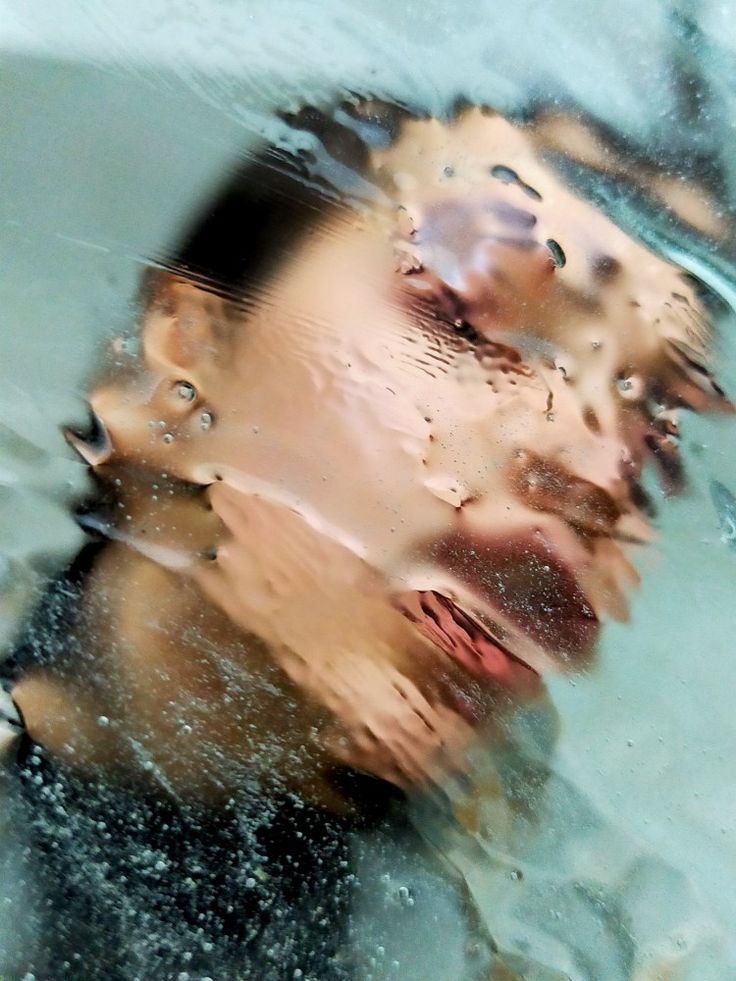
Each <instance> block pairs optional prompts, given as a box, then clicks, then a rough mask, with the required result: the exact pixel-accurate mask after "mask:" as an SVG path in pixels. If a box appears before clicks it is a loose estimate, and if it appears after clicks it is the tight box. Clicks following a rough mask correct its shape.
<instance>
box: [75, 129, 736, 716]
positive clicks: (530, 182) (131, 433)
mask: <svg viewBox="0 0 736 981" xmlns="http://www.w3.org/2000/svg"><path fill="white" fill-rule="evenodd" d="M370 177H371V179H372V181H373V182H374V184H375V185H376V187H377V188H379V189H380V192H381V193H380V195H378V194H377V196H376V203H375V204H374V205H373V206H370V207H367V208H366V209H364V211H363V212H362V213H361V214H360V215H356V214H354V213H353V212H350V213H348V212H344V213H336V214H332V215H331V216H329V217H326V218H325V219H324V220H323V221H322V222H316V223H315V227H314V229H313V230H312V231H311V233H310V234H309V235H308V236H307V237H306V238H305V239H304V240H303V241H302V242H301V243H300V244H299V246H298V248H296V249H295V250H294V252H293V254H291V255H290V256H288V257H286V258H285V260H284V262H283V264H282V266H281V267H280V269H278V271H277V272H276V274H275V275H274V276H273V278H272V279H271V280H270V281H269V282H267V283H263V284H261V285H260V287H259V288H258V289H257V290H254V291H253V292H252V294H250V295H248V296H247V297H245V298H242V299H241V300H239V301H229V300H224V299H222V298H220V297H218V296H216V295H214V294H212V293H209V292H207V291H206V290H204V289H202V288H200V287H198V286H197V285H195V284H193V283H191V282H188V281H186V280H185V279H182V278H177V277H173V276H170V277H161V279H160V281H159V285H158V290H157V293H156V295H155V297H154V299H153V300H152V301H151V303H150V304H149V306H148V308H147V309H146V310H145V312H144V317H143V322H142V331H141V343H142V350H141V353H140V354H139V355H136V356H127V355H125V354H124V353H121V354H120V356H119V358H120V360H121V361H122V362H123V365H122V367H120V368H119V369H118V370H117V372H116V373H114V374H113V376H112V378H111V379H110V380H109V381H106V382H105V383H104V384H102V385H100V386H99V387H98V388H97V389H96V390H95V391H94V392H93V394H92V397H91V400H90V401H91V404H92V407H93V409H94V411H95V413H96V415H97V417H98V419H99V420H100V421H101V423H102V425H103V427H104V430H105V434H106V435H105V439H104V440H102V443H103V444H104V447H103V450H102V451H101V454H100V456H99V457H98V458H93V462H94V460H95V459H97V461H98V462H102V460H103V459H104V458H107V457H108V456H109V454H112V456H113V458H114V459H115V460H116V461H117V462H118V463H120V462H121V461H123V462H125V461H128V462H129V463H130V464H131V465H133V464H134V465H135V466H136V467H140V468H142V469H144V470H150V471H151V472H153V473H155V472H158V471H163V472H166V473H167V474H169V475H170V476H173V477H178V478H182V479H184V480H187V481H190V482H192V483H197V484H202V485H206V486H207V487H208V490H207V494H208V497H209V500H210V502H211V504H212V507H213V508H214V510H215V512H216V513H217V515H218V516H219V517H220V518H221V520H222V531H221V533H220V535H219V538H218V541H217V542H215V543H213V545H214V546H215V547H214V551H213V553H212V556H214V557H213V558H212V561H211V562H210V563H209V564H206V563H204V564H203V563H195V567H196V573H195V574H196V575H197V576H198V577H199V580H200V582H201V583H202V585H203V588H205V590H206V591H207V592H208V595H210V596H211V598H212V599H213V601H214V602H216V603H218V604H219V605H220V606H222V607H223V608H224V609H225V610H226V612H228V614H229V615H230V616H231V617H232V618H233V619H234V620H236V621H238V622H240V623H242V624H243V625H244V626H247V627H248V629H249V630H252V631H255V632H256V633H258V634H260V635H261V636H263V637H264V638H265V639H266V640H267V641H268V642H269V643H270V644H271V646H272V648H273V650H274V651H275V652H276V656H277V659H278V658H280V659H281V662H282V664H283V665H284V666H285V667H286V669H287V670H288V671H289V673H290V674H291V675H292V677H294V678H296V679H297V680H298V681H299V682H300V683H301V684H303V685H305V686H306V687H307V688H310V686H311V689H310V690H312V689H313V690H314V691H318V690H321V691H323V700H324V701H326V702H327V703H328V704H330V701H329V700H330V698H333V695H334V691H332V689H333V688H334V687H335V686H334V685H333V684H332V682H330V683H329V684H328V683H327V682H323V681H320V680H319V678H324V677H326V676H327V675H329V674H330V673H332V675H331V676H332V677H334V676H335V674H339V665H340V664H342V663H347V662H345V654H344V652H345V651H346V650H349V651H350V652H351V654H352V655H354V657H355V658H357V662H356V663H360V659H361V657H362V656H363V653H364V654H365V656H364V657H363V661H364V663H365V664H367V663H368V662H369V661H370V663H376V662H380V661H382V660H383V661H384V662H385V663H386V664H391V665H392V666H393V668H396V669H397V670H401V671H402V672H403V673H404V674H406V675H408V676H412V675H413V676H414V677H415V679H416V680H417V684H418V685H420V687H421V686H422V685H423V686H424V688H423V690H424V691H425V694H426V691H427V685H428V684H429V682H427V681H426V679H427V678H434V679H435V681H436V679H437V677H439V676H440V675H442V676H443V677H444V674H443V672H444V673H446V674H447V676H448V677H450V678H451V679H452V681H453V686H454V689H453V690H454V691H455V694H456V695H457V692H458V691H461V692H462V689H463V683H462V681H460V682H458V678H460V679H466V680H469V679H472V684H470V683H468V684H467V685H466V686H465V688H466V689H467V690H471V689H472V690H473V691H477V690H478V689H479V688H480V689H483V688H484V686H488V687H489V688H490V687H494V686H495V687H498V686H500V687H502V688H505V689H506V690H510V691H512V692H520V691H524V690H529V688H530V686H531V687H533V679H534V678H535V677H536V676H537V675H538V674H540V673H544V672H546V671H549V670H555V669H559V668H560V667H576V666H579V665H580V664H581V663H584V662H585V660H586V659H588V658H589V657H590V655H591V653H592V652H593V649H594V646H595V642H596V638H597V635H598V631H599V628H600V624H601V623H602V622H603V621H605V620H606V619H607V618H619V619H620V618H625V617H626V609H627V598H626V597H627V593H628V591H629V589H630V587H631V585H632V584H633V583H634V582H635V581H636V575H635V573H634V571H633V568H632V566H631V565H630V562H629V559H628V557H627V555H626V548H627V543H636V542H638V543H641V542H644V541H646V540H647V538H648V529H647V525H646V522H645V520H644V518H643V515H642V513H641V511H640V508H639V505H640V504H641V500H642V496H641V490H640V487H639V476H640V473H641V469H642V466H643V465H644V462H645V460H646V458H647V457H648V456H649V457H651V458H652V459H653V460H655V461H656V462H657V463H658V464H659V466H660V469H661V470H662V473H663V476H664V478H665V479H666V480H667V481H669V482H671V483H673V484H674V483H675V482H676V481H677V478H678V475H679V465H678V461H677V452H676V446H675V445H674V442H673V440H672V437H673V435H674V434H675V432H676V423H675V419H674V412H675V410H677V409H678V408H680V407H683V406H684V407H690V408H694V409H712V408H717V407H726V406H727V403H725V400H724V399H723V398H722V395H721V393H720V390H719V389H718V388H717V387H716V386H715V385H714V384H713V382H712V381H711V379H710V376H709V374H708V371H707V367H706V366H705V363H704V359H705V356H706V354H707V348H708V342H709V334H708V328H707V324H706V322H705V318H704V316H703V312H702V310H701V309H700V307H699V304H698V301H697V299H696V297H695V294H694V292H693V290H692V288H691V286H690V285H689V284H688V282H686V280H685V278H684V277H683V276H682V275H681V273H680V272H679V271H678V270H677V269H675V268H673V267H671V266H669V265H668V264H666V263H665V262H664V261H662V260H660V259H659V258H657V257H655V256H654V255H652V254H651V253H649V252H648V251H647V250H645V249H644V248H643V247H642V246H640V245H638V244H637V243H635V242H634V241H632V240H631V239H629V238H628V237H627V236H626V235H624V234H623V233H622V232H621V231H620V230H619V229H617V228H616V227H615V226H613V225H612V224H611V223H610V222H609V221H608V220H607V219H606V218H604V217H603V216H602V215H600V214H599V213H597V212H595V211H594V210H593V209H592V208H590V207H589V206H588V205H586V204H584V203H583V202H582V201H580V200H578V199H576V198H575V197H574V196H573V195H571V193H570V192H568V191H567V190H566V189H565V188H564V187H563V186H562V185H561V184H560V182H559V181H558V180H557V179H556V178H555V176H554V175H553V174H552V173H551V172H550V171H549V170H547V169H546V168H545V167H543V166H542V164H541V163H540V162H539V160H538V159H537V158H536V156H535V154H534V153H533V151H532V149H531V143H530V142H529V139H528V137H527V135H525V134H524V133H523V132H521V131H519V130H517V129H514V128H512V127H511V126H510V125H509V124H507V123H506V122H505V121H503V120H502V119H500V118H498V117H494V116H488V115H485V114H482V113H480V112H476V111H472V112H468V113H466V114H465V115H464V116H462V117H461V118H460V119H459V120H458V121H457V122H455V123H453V124H452V125H450V124H440V123H438V122H436V121H431V120H430V121H422V122H412V123H408V124H407V125H406V126H405V128H404V130H403V132H402V134H401V135H400V136H399V137H398V139H397V140H396V142H395V143H394V145H393V146H392V147H391V148H390V149H388V150H384V151H381V152H375V153H374V155H373V159H372V173H371V174H370ZM126 358H127V361H128V362H129V364H127V363H126ZM86 453H87V455H88V457H90V451H89V450H87V451H86ZM366 638H370V640H367V639H366ZM367 645H370V652H369V653H368V647H367ZM351 663H352V662H351ZM418 664H421V665H422V667H421V670H418V669H416V670H415V669H414V668H413V667H412V665H414V666H416V665H418ZM428 664H430V665H431V664H434V665H435V667H431V668H429V669H428V668H427V665H428ZM315 665H319V667H315ZM351 670H352V669H351ZM356 671H357V674H355V672H356ZM353 674H354V675H355V676H356V677H360V676H361V674H360V670H359V669H357V668H356V669H355V671H354V672H353ZM365 678H366V680H365V685H366V689H365V691H366V692H367V691H368V689H369V688H370V684H371V683H370V681H369V680H368V676H367V674H366V676H365ZM420 679H424V680H423V681H422V680H420ZM433 683H434V682H433ZM331 685H332V688H330V686H331ZM327 688H330V692H332V693H331V694H326V695H325V694H324V690H326V689H327ZM356 697H357V698H358V699H360V692H359V691H358V692H357V693H356V692H354V691H352V690H351V693H346V694H345V696H344V699H343V702H344V703H345V704H347V703H348V702H350V699H351V698H352V700H353V702H354V701H355V698H356ZM365 699H366V702H368V701H370V698H369V696H368V695H367V694H366V695H365ZM333 703H334V706H335V711H336V712H339V711H348V709H347V708H345V705H344V704H343V703H340V700H339V698H338V696H337V695H335V696H334V698H333ZM453 704H454V703H453ZM340 705H342V708H340V707H339V706H340ZM330 707H333V706H332V705H331V706H330ZM350 711H354V708H353V709H351V710H350ZM465 714H466V715H468V713H467V712H466V713H465ZM469 715H471V716H472V711H471V712H470V713H469Z"/></svg>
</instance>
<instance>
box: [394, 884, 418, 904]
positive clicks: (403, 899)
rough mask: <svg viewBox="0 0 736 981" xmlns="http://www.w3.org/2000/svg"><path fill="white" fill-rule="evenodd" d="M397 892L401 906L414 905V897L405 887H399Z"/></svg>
mask: <svg viewBox="0 0 736 981" xmlns="http://www.w3.org/2000/svg"><path fill="white" fill-rule="evenodd" d="M397 892H398V897H399V902H400V903H401V905H402V906H413V905H414V897H413V896H412V894H411V890H409V889H408V888H407V887H406V886H399V888H398V890H397Z"/></svg>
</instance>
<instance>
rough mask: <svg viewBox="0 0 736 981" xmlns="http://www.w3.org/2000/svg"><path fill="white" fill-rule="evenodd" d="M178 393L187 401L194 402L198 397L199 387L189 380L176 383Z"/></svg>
mask: <svg viewBox="0 0 736 981" xmlns="http://www.w3.org/2000/svg"><path fill="white" fill-rule="evenodd" d="M176 394H177V395H178V396H179V398H180V399H183V400H184V401H185V402H193V401H194V400H195V399H196V397H197V389H196V388H195V387H194V385H192V384H190V383H189V382H187V381H180V382H177V383H176Z"/></svg>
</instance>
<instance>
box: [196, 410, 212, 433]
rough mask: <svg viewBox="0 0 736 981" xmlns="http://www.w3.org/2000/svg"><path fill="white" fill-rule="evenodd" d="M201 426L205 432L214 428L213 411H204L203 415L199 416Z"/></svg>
mask: <svg viewBox="0 0 736 981" xmlns="http://www.w3.org/2000/svg"><path fill="white" fill-rule="evenodd" d="M199 428H200V429H201V430H202V431H203V432H205V433H206V432H207V430H208V429H211V428H212V413H211V412H203V413H202V415H201V416H200V417H199Z"/></svg>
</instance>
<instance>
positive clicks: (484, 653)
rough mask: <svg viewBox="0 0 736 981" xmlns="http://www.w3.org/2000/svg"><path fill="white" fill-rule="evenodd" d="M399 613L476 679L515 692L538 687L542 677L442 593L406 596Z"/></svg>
mask: <svg viewBox="0 0 736 981" xmlns="http://www.w3.org/2000/svg"><path fill="white" fill-rule="evenodd" d="M400 609H401V612H402V613H403V614H404V616H405V617H406V618H407V619H408V620H409V621H411V623H413V624H415V626H416V628H417V630H418V631H419V632H420V633H422V634H423V635H424V636H425V637H427V638H428V639H429V640H431V641H432V643H434V644H435V645H436V646H437V647H439V648H440V650H442V651H443V652H444V653H445V654H447V656H448V657H449V658H450V659H451V660H453V661H455V662H456V663H457V664H459V665H460V666H461V667H463V668H464V669H465V670H466V671H468V672H469V673H470V674H472V675H474V676H475V677H476V678H481V679H483V680H486V681H494V682H495V683H496V684H498V685H500V686H502V687H504V688H506V687H508V688H511V689H514V690H516V689H519V688H527V687H528V686H529V685H530V684H532V685H536V682H537V679H538V677H539V675H538V673H537V672H536V671H535V670H534V669H533V668H532V667H530V666H529V665H528V664H526V663H525V662H524V661H523V660H522V659H521V658H519V657H517V656H516V655H515V654H513V653H512V652H511V651H510V650H509V649H508V648H507V647H506V646H505V645H504V644H503V643H502V642H501V641H500V640H499V639H498V638H497V637H495V636H493V634H492V633H491V631H490V630H489V629H488V628H487V627H485V626H484V625H483V624H481V623H479V621H478V620H476V619H475V618H474V617H472V616H471V615H470V614H468V613H466V612H465V611H464V610H462V609H461V608H460V607H459V606H458V605H457V604H456V603H455V602H453V600H451V599H449V598H448V597H447V596H445V595H444V594H443V593H438V592H435V591H434V590H422V591H416V592H412V593H405V594H404V595H403V596H402V597H401V602H400Z"/></svg>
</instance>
